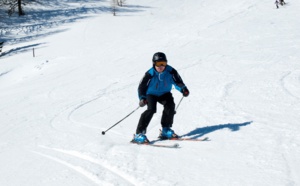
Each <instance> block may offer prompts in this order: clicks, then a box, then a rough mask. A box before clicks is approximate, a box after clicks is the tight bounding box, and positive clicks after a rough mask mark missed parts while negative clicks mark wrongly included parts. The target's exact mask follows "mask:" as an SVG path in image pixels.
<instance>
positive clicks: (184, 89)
mask: <svg viewBox="0 0 300 186" xmlns="http://www.w3.org/2000/svg"><path fill="white" fill-rule="evenodd" d="M189 94H190V91H189V90H188V89H187V88H186V87H184V88H183V89H182V95H183V96H184V97H188V96H189Z"/></svg>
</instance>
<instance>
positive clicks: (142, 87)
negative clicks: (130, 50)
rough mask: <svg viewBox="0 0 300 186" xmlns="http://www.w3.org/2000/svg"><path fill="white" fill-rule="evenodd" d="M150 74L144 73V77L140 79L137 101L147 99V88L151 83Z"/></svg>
mask: <svg viewBox="0 0 300 186" xmlns="http://www.w3.org/2000/svg"><path fill="white" fill-rule="evenodd" d="M151 78H152V76H151V74H150V73H149V72H146V73H145V75H144V77H143V78H142V80H141V81H140V84H139V87H138V96H139V99H140V100H141V99H146V98H147V95H146V93H147V90H148V86H149V84H150V81H151Z"/></svg>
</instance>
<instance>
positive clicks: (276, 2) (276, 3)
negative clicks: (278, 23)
mask: <svg viewBox="0 0 300 186" xmlns="http://www.w3.org/2000/svg"><path fill="white" fill-rule="evenodd" d="M278 4H279V2H278V0H276V1H275V5H276V8H277V9H278V8H279V6H278Z"/></svg>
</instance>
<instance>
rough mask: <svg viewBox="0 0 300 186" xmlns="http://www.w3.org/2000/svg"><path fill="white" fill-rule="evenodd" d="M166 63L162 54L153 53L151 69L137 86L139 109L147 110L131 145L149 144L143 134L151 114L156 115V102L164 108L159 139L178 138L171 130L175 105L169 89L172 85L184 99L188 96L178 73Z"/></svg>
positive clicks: (165, 58)
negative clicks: (144, 107) (145, 108)
mask: <svg viewBox="0 0 300 186" xmlns="http://www.w3.org/2000/svg"><path fill="white" fill-rule="evenodd" d="M167 62H168V61H167V57H166V55H165V54H164V53H162V52H157V53H155V54H154V55H153V58H152V63H153V67H152V68H150V69H149V70H148V71H147V72H146V73H145V75H144V77H143V78H142V80H141V82H140V84H139V87H138V96H139V99H140V102H139V105H140V107H143V106H145V105H147V110H146V111H144V112H143V113H142V114H141V117H140V120H139V123H138V125H137V129H136V134H135V135H134V137H133V139H132V142H133V143H149V140H148V139H147V137H146V135H145V134H146V130H147V127H148V125H149V123H150V121H151V119H152V116H153V114H154V113H156V105H157V102H158V103H160V104H162V105H163V106H164V109H163V113H162V118H161V126H162V130H161V132H160V135H159V138H160V139H171V138H178V135H177V134H175V132H174V131H173V130H172V129H171V127H172V124H173V118H174V114H175V103H174V98H173V96H172V93H171V89H172V85H174V86H175V88H176V89H177V90H179V91H180V92H181V93H182V94H183V96H185V97H187V96H188V95H189V90H188V89H187V87H186V86H185V84H184V83H183V81H182V79H181V77H180V75H179V74H178V72H177V71H176V70H175V69H174V68H173V67H171V66H169V65H168V63H167Z"/></svg>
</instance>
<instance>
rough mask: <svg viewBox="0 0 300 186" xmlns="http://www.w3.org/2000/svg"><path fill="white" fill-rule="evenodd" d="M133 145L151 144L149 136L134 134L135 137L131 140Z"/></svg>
mask: <svg viewBox="0 0 300 186" xmlns="http://www.w3.org/2000/svg"><path fill="white" fill-rule="evenodd" d="M131 143H139V144H142V143H150V141H149V140H148V138H147V136H146V135H145V134H142V133H140V134H134V135H133V139H132V140H131Z"/></svg>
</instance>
